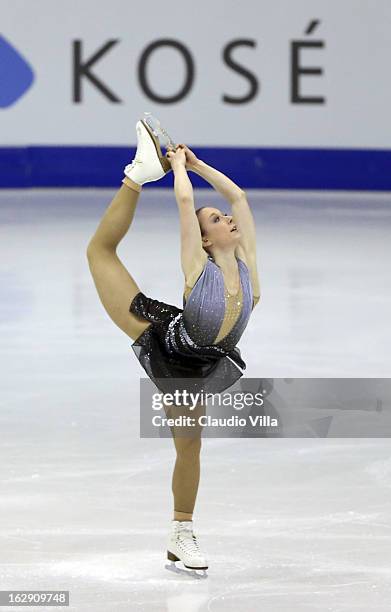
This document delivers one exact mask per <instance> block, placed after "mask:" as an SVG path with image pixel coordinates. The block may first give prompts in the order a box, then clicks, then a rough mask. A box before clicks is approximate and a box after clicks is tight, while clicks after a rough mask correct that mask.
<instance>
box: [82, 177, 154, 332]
mask: <svg viewBox="0 0 391 612" xmlns="http://www.w3.org/2000/svg"><path fill="white" fill-rule="evenodd" d="M140 191H141V187H140V186H139V185H137V184H134V183H132V181H131V180H130V179H127V178H125V179H124V184H123V185H122V186H121V188H120V189H119V190H118V192H117V193H116V195H115V196H114V198H113V200H112V201H111V203H110V205H109V207H108V208H107V210H106V212H105V214H104V215H103V217H102V219H101V221H100V223H99V225H98V228H97V230H96V232H95V234H94V235H93V237H92V239H91V240H90V242H89V245H88V248H87V258H88V264H89V268H90V271H91V274H92V277H93V279H94V283H95V287H96V290H97V292H98V295H99V298H100V300H101V302H102V304H103V306H104V308H105V310H106V312H107V313H108V315H109V316H110V317H111V319H112V320H113V321H114V323H115V324H116V325H118V327H119V328H120V329H122V331H124V332H125V334H127V335H128V336H130V338H132V339H133V340H136V339H137V338H138V337H139V336H140V335H141V334H142V333H143V332H144V331H145V329H147V327H149V325H151V323H150V322H148V321H146V320H145V319H143V318H139V317H137V316H136V315H134V314H133V313H131V312H129V306H130V304H131V302H132V300H133V298H134V297H135V295H136V294H137V293H139V291H140V288H139V286H138V285H137V283H136V281H135V280H134V278H133V277H132V276H131V275H130V274H129V272H128V270H127V269H126V268H125V266H124V265H123V263H122V262H121V260H120V259H119V257H118V255H117V253H116V249H117V246H118V244H119V242H120V241H121V240H122V238H123V237H124V236H125V234H126V232H127V231H128V229H129V227H130V224H131V223H132V220H133V217H134V213H135V210H136V205H137V201H138V198H139V195H140Z"/></svg>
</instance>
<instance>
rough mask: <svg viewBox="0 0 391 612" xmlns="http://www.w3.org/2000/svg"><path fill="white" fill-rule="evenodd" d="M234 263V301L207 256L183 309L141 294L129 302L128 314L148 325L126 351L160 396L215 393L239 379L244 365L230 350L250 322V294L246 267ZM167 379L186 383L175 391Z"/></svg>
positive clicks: (234, 351) (235, 351)
mask: <svg viewBox="0 0 391 612" xmlns="http://www.w3.org/2000/svg"><path fill="white" fill-rule="evenodd" d="M237 262H238V270H239V275H240V286H239V292H238V294H237V295H235V296H232V297H228V294H227V291H226V288H225V283H224V276H223V273H222V270H221V268H220V267H219V266H218V265H217V264H216V263H215V262H214V260H213V258H212V257H211V256H208V259H207V260H206V262H205V266H204V268H203V270H202V272H201V274H200V276H199V277H198V279H197V281H196V283H195V284H194V286H193V287H192V288H191V289H190V288H189V293H187V292H186V291H185V294H184V296H183V309H181V308H177V307H176V306H173V305H171V304H166V303H165V302H160V301H158V300H154V299H152V298H149V297H147V296H146V295H144V293H142V292H139V293H138V294H137V295H136V296H135V297H134V299H133V300H132V303H131V305H130V308H129V311H130V312H132V313H133V314H135V315H137V316H139V317H143V318H144V319H146V320H147V321H150V322H151V323H152V325H150V326H149V327H148V328H147V329H146V330H145V331H144V332H143V333H142V334H141V335H140V336H139V337H138V338H137V340H136V341H135V342H133V344H132V348H133V350H134V352H135V355H136V357H137V358H138V360H139V362H140V364H141V366H142V367H143V368H144V370H145V372H146V373H147V375H148V376H149V378H150V379H151V380H152V381H153V382H154V383H155V385H156V386H157V387H158V388H159V389H160V390H161V391H163V392H164V393H172V392H174V391H175V389H184V388H185V389H187V390H188V391H189V392H196V391H200V390H201V389H202V390H204V392H209V393H220V392H222V391H224V390H225V389H227V388H229V387H231V386H232V385H233V384H234V383H235V382H236V381H237V380H238V379H239V378H240V377H241V376H242V375H243V371H242V370H244V369H245V368H246V364H245V362H244V361H243V359H242V358H241V354H240V350H239V348H238V347H237V346H236V344H237V342H238V341H239V339H240V337H241V336H242V334H243V332H244V330H245V328H246V325H247V323H248V320H249V318H250V314H251V311H252V308H253V291H252V286H251V281H250V274H249V270H248V268H247V266H246V264H245V263H244V261H242V260H241V259H239V258H237ZM227 330H228V333H225V332H226V331H227ZM173 378H174V379H186V381H185V380H183V385H178V384H177V383H178V381H177V380H176V381H174V382H175V384H174V382H173V381H172V380H171V379H173ZM189 379H195V380H194V381H193V380H192V381H189ZM200 379H202V380H200Z"/></svg>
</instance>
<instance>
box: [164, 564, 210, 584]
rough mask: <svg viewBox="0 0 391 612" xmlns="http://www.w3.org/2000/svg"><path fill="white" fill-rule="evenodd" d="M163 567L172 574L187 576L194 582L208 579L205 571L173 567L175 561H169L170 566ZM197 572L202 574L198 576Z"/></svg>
mask: <svg viewBox="0 0 391 612" xmlns="http://www.w3.org/2000/svg"><path fill="white" fill-rule="evenodd" d="M164 567H165V568H166V569H167V570H169V571H170V572H173V573H174V574H178V575H181V576H188V577H189V578H195V579H196V580H203V579H204V578H207V577H208V574H207V573H206V570H194V569H183V568H182V567H178V566H177V565H175V561H171V563H170V564H166V565H165V566H164ZM197 572H202V574H198V573H197Z"/></svg>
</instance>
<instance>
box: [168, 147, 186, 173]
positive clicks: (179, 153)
mask: <svg viewBox="0 0 391 612" xmlns="http://www.w3.org/2000/svg"><path fill="white" fill-rule="evenodd" d="M166 157H167V159H168V161H169V162H170V164H171V168H172V169H173V170H175V168H178V167H179V166H186V154H185V152H184V150H183V149H181V148H179V147H177V148H176V149H175V150H174V149H169V150H168V151H167V153H166Z"/></svg>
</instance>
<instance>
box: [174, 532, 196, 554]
mask: <svg viewBox="0 0 391 612" xmlns="http://www.w3.org/2000/svg"><path fill="white" fill-rule="evenodd" d="M178 545H179V546H180V547H181V548H182V550H184V551H185V552H193V553H194V552H196V553H199V552H200V548H199V545H198V542H197V538H196V536H195V535H194V534H193V532H192V530H191V529H182V530H181V531H179V533H178Z"/></svg>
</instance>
